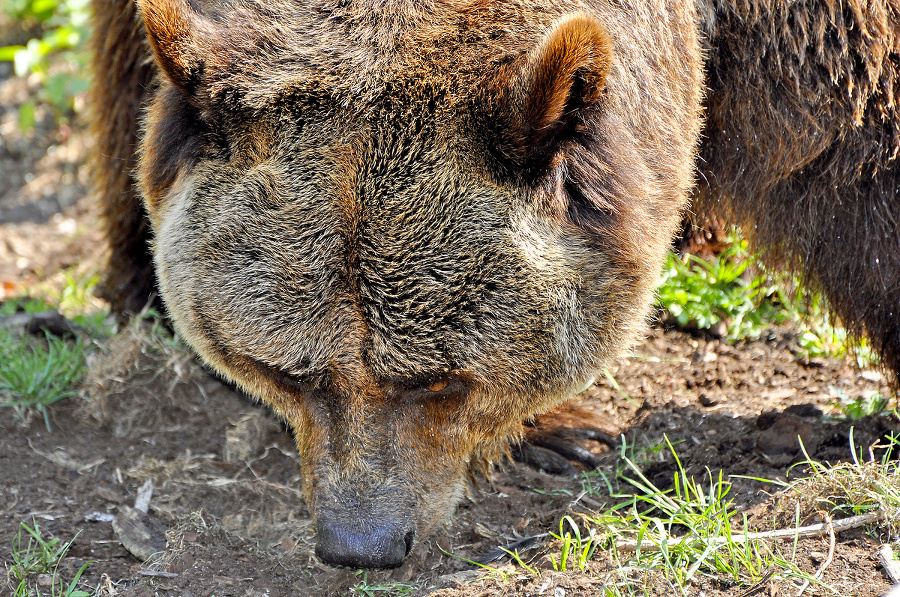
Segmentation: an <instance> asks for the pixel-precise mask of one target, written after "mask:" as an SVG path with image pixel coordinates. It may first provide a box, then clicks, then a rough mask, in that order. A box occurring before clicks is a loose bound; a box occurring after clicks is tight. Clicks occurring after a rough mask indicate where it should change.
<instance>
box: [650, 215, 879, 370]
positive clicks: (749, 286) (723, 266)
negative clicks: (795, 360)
mask: <svg viewBox="0 0 900 597" xmlns="http://www.w3.org/2000/svg"><path fill="white" fill-rule="evenodd" d="M729 238H730V244H729V245H728V247H727V248H726V249H725V250H724V251H723V252H722V253H720V254H719V255H717V256H715V257H713V258H712V259H710V260H706V259H702V258H700V257H697V256H695V255H685V256H684V257H678V256H677V255H674V254H670V255H669V256H668V257H667V260H666V263H665V265H664V267H663V272H662V281H661V285H660V287H659V293H658V297H659V298H658V304H659V306H660V307H661V308H662V309H663V311H664V313H666V314H667V315H666V318H667V319H668V320H670V321H673V322H675V323H677V324H678V326H680V327H683V328H688V329H700V330H708V329H712V328H713V327H714V326H721V325H722V324H724V330H723V331H724V332H725V338H726V339H727V340H728V341H729V342H735V341H737V340H740V339H743V338H758V337H759V336H760V335H761V334H762V332H763V331H765V330H766V329H768V328H770V327H771V326H772V325H778V324H782V323H785V322H792V323H793V324H794V325H795V326H796V327H797V328H798V330H799V333H798V335H797V345H798V347H799V349H800V351H801V352H802V353H805V354H806V356H808V357H825V356H830V357H844V356H848V355H852V356H854V357H855V358H856V361H857V364H858V365H859V366H860V367H865V366H869V365H871V364H872V363H874V362H877V356H876V355H875V353H874V351H873V350H872V349H871V347H870V346H869V345H868V343H867V342H866V341H865V339H858V338H853V337H851V336H850V335H849V334H848V333H847V330H846V329H844V328H843V327H841V326H838V325H835V322H834V320H833V317H832V316H831V314H830V312H829V311H828V309H827V307H826V305H825V301H824V299H823V298H822V296H821V295H819V294H818V293H816V292H812V291H811V290H810V289H808V288H806V287H804V286H803V284H801V282H800V279H799V278H798V277H797V276H794V275H791V274H778V273H775V272H771V271H768V270H767V269H766V268H765V267H764V266H763V265H762V264H761V263H760V261H759V259H758V257H757V256H755V255H753V254H751V253H750V252H749V251H748V248H747V241H745V240H744V239H743V238H741V236H740V235H739V233H738V232H737V231H736V230H735V231H732V233H731V235H730V237H729ZM751 272H758V273H756V274H755V275H750V273H751Z"/></svg>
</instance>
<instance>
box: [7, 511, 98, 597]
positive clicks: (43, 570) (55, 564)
mask: <svg viewBox="0 0 900 597" xmlns="http://www.w3.org/2000/svg"><path fill="white" fill-rule="evenodd" d="M32 524H33V525H34V528H32V527H30V526H28V525H27V524H25V523H24V522H23V523H22V525H21V527H20V528H19V532H18V533H17V534H16V536H15V537H14V538H13V541H12V553H11V557H12V566H11V567H10V568H9V570H8V571H7V577H8V580H9V581H10V584H11V588H13V589H14V591H15V592H14V593H13V595H14V597H26V596H28V597H30V596H35V597H42V596H43V595H50V596H52V597H91V595H95V594H96V591H93V592H90V593H89V592H86V591H83V590H80V589H78V588H77V586H78V583H79V582H80V580H81V576H82V575H83V574H84V571H85V570H87V568H88V566H90V565H91V564H92V563H93V562H87V563H85V564H84V565H83V566H82V567H81V568H80V569H79V570H78V572H76V573H75V576H74V578H73V579H72V580H71V581H70V582H69V584H68V585H67V584H65V582H64V581H63V579H62V578H61V577H60V575H59V565H60V563H61V562H62V560H63V558H65V557H66V554H67V553H68V552H69V548H70V547H72V543H73V542H74V541H75V538H77V537H78V535H77V534H76V535H75V538H73V539H72V540H71V541H67V542H66V543H63V542H61V541H60V540H59V539H58V538H52V539H48V538H46V537H44V536H43V533H42V532H41V529H40V527H39V526H38V524H37V522H36V521H32ZM23 533H24V535H23ZM26 538H27V541H28V542H27V543H25V539H26ZM42 575H49V576H50V578H49V579H46V580H44V582H42V583H40V584H41V585H42V586H44V587H45V590H46V588H47V587H49V589H50V592H49V593H42V592H41V589H40V587H39V584H38V582H37V580H38V578H37V577H39V576H42Z"/></svg>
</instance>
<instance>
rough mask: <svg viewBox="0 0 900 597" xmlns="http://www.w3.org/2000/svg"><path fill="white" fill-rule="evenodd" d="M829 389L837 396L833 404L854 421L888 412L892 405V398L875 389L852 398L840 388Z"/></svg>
mask: <svg viewBox="0 0 900 597" xmlns="http://www.w3.org/2000/svg"><path fill="white" fill-rule="evenodd" d="M828 389H829V392H830V393H831V395H832V396H834V397H835V398H836V400H835V401H834V402H833V403H832V404H834V405H835V406H837V407H838V408H839V409H840V410H841V414H843V415H844V416H845V417H847V418H848V419H850V420H852V421H855V420H857V419H862V418H863V417H869V416H872V415H879V414H881V413H884V412H887V410H888V407H889V406H890V398H887V397H885V396H884V395H883V394H882V393H881V392H877V391H874V390H873V391H869V392H865V393H864V394H863V395H862V396H858V397H856V398H850V397H849V396H847V393H846V392H845V391H844V390H842V389H840V388H835V387H829V388H828Z"/></svg>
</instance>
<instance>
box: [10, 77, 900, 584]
mask: <svg viewBox="0 0 900 597" xmlns="http://www.w3.org/2000/svg"><path fill="white" fill-rule="evenodd" d="M3 69H6V70H3ZM8 76H9V71H8V65H4V64H2V63H0V300H3V298H4V297H7V298H8V297H10V296H15V295H17V294H20V293H22V292H26V291H28V289H30V288H34V287H36V286H39V285H41V284H48V283H53V281H54V280H55V279H58V276H59V271H60V270H61V269H63V268H67V267H80V268H96V267H99V264H100V263H102V258H103V254H104V247H103V245H102V242H101V238H100V235H99V234H98V233H97V231H96V224H95V220H94V218H93V216H92V215H91V214H92V210H91V206H90V198H89V197H88V195H87V190H86V184H87V181H88V178H89V166H88V165H87V161H86V159H87V156H88V153H89V143H88V142H87V140H86V136H85V134H84V132H83V130H81V128H80V127H79V126H77V125H75V126H73V127H72V129H69V128H60V127H58V126H57V125H56V124H55V123H54V122H53V120H52V119H50V118H43V119H41V118H39V120H38V126H37V127H36V130H35V131H33V132H32V133H30V134H28V135H22V134H21V133H20V132H19V131H18V128H17V127H16V125H15V120H16V109H17V106H18V104H20V103H21V102H22V101H24V100H25V98H27V97H29V96H30V94H32V93H33V92H34V84H29V83H27V82H23V81H20V80H15V79H11V78H8V79H6V80H5V81H2V79H3V78H4V77H8ZM163 336H164V334H163ZM798 355H801V351H800V350H799V349H798V347H797V342H796V331H795V330H793V329H791V328H789V327H785V328H779V329H773V330H770V331H769V332H768V333H766V334H764V335H763V337H762V338H761V339H759V340H753V341H746V342H739V343H738V344H737V345H729V344H727V343H725V342H722V341H720V340H716V339H713V338H710V337H706V336H702V335H692V334H689V333H686V332H683V331H677V330H664V329H662V328H660V327H656V328H653V329H651V330H650V332H649V334H648V336H647V338H646V339H645V340H644V341H643V342H642V343H641V344H640V345H639V346H637V347H636V348H635V350H634V354H633V356H631V357H628V358H623V359H621V360H620V361H619V362H618V363H617V364H616V365H615V366H614V367H613V368H612V370H611V371H610V378H609V379H603V380H600V381H599V382H598V383H597V384H596V385H595V386H593V387H592V388H590V389H589V390H588V391H587V392H586V393H585V395H584V397H583V400H584V401H585V402H586V403H587V404H588V405H589V406H590V408H591V409H593V411H594V412H595V413H596V414H597V415H598V416H599V417H600V420H601V421H602V424H601V426H602V428H603V430H604V431H606V432H608V433H610V434H612V435H613V436H622V437H624V438H626V440H627V442H628V443H629V444H634V445H637V446H658V445H662V443H663V441H664V438H665V437H668V438H669V439H670V440H671V441H672V442H673V443H675V444H676V451H677V453H678V456H679V458H680V460H681V463H682V465H683V466H684V468H685V469H686V470H687V471H688V472H689V473H690V474H693V475H695V476H696V477H698V478H701V477H703V476H705V475H706V474H707V472H706V471H707V469H709V470H710V471H713V472H714V473H717V472H718V471H719V470H723V471H724V472H725V473H726V474H728V475H739V476H740V477H733V478H732V481H733V484H734V485H733V490H732V496H733V497H735V498H736V503H737V504H738V505H739V507H741V508H746V509H747V512H748V515H749V517H750V520H751V521H752V522H753V523H754V524H755V526H756V527H757V528H762V529H765V528H771V526H772V524H773V521H774V512H773V510H772V507H773V504H774V502H773V499H772V498H771V495H770V494H771V493H772V492H775V491H776V490H777V489H778V488H777V487H776V486H773V485H772V484H769V483H766V482H762V481H756V480H753V478H756V479H777V480H784V479H789V478H790V479H793V478H796V476H797V475H799V474H802V467H800V468H795V469H790V466H791V465H792V464H793V463H795V462H798V461H801V460H802V459H803V457H802V455H801V454H800V453H799V447H798V446H796V445H795V444H796V441H795V438H796V436H797V435H800V437H802V438H803V440H804V444H805V446H806V448H807V450H808V452H809V454H810V456H812V457H813V458H815V459H817V460H819V461H823V462H838V461H841V460H847V459H849V458H850V456H851V452H850V441H849V435H850V429H851V427H853V428H854V432H853V433H854V441H855V443H856V445H858V446H868V445H870V444H873V443H876V442H877V441H878V440H879V438H881V437H883V435H884V434H885V433H887V432H889V431H893V432H895V433H897V432H900V422H898V421H897V420H896V418H891V417H880V418H869V419H863V420H860V421H856V422H855V423H853V424H851V423H849V422H847V421H845V420H842V419H840V418H838V417H835V416H834V415H835V414H836V413H837V412H838V411H837V409H836V407H835V405H834V403H835V397H836V396H838V395H839V394H841V393H843V394H845V395H846V396H849V397H851V398H853V397H859V396H863V395H864V394H866V393H867V392H872V391H878V392H882V393H884V394H885V395H887V394H888V393H889V388H888V387H887V384H886V380H885V378H884V377H883V376H882V375H881V374H880V373H879V372H878V371H877V370H872V369H869V370H857V369H855V368H854V367H853V365H852V363H851V362H850V361H849V360H836V359H813V360H809V359H806V358H804V357H802V356H798ZM611 380H615V383H613V382H612V381H611ZM3 414H4V415H5V416H2V417H0V561H2V562H3V563H4V564H5V565H6V566H9V565H11V560H10V553H11V551H12V546H11V543H12V541H13V537H14V536H15V535H16V533H17V531H18V530H19V528H20V525H21V523H27V524H29V525H31V524H32V523H36V524H38V525H39V526H40V529H41V531H42V532H43V533H44V534H45V535H48V536H53V537H59V538H60V539H62V540H64V541H65V540H69V539H72V538H73V537H75V540H74V542H73V546H72V548H71V550H70V552H69V554H68V557H67V558H66V559H65V560H64V561H63V564H62V566H61V568H60V571H61V574H62V575H63V577H65V578H71V576H72V575H73V574H74V572H75V571H76V570H78V568H79V567H80V566H81V565H82V564H83V563H84V562H87V561H90V562H92V563H91V565H90V566H89V567H88V569H87V572H86V574H85V576H84V579H85V586H90V587H97V586H100V588H101V593H102V594H105V595H130V596H149V595H185V596H188V595H196V596H199V595H203V596H208V595H217V596H221V595H235V596H251V595H253V596H256V595H271V596H281V595H346V594H362V595H374V594H407V593H408V594H434V595H442V596H446V597H449V596H453V597H474V596H478V595H553V596H555V597H556V596H562V595H568V596H573V595H596V594H603V583H604V582H616V581H620V580H621V578H622V576H621V575H622V574H626V575H627V576H628V577H629V578H631V579H632V580H633V581H635V582H637V583H638V585H640V584H641V583H644V584H645V585H646V587H647V593H648V594H652V595H668V594H672V591H671V589H670V588H669V587H668V585H667V584H666V583H665V581H664V580H663V579H660V578H657V576H655V575H654V574H653V573H646V572H641V571H634V570H632V571H625V572H623V573H617V572H615V571H613V570H611V567H610V563H609V562H610V560H609V559H608V557H606V556H605V555H604V554H602V553H598V554H597V556H596V557H595V559H594V561H593V562H592V563H591V565H590V567H589V569H588V572H589V574H582V573H572V572H566V573H559V572H554V571H553V570H552V566H551V563H550V560H549V558H548V557H547V553H548V552H549V551H550V550H552V548H553V544H552V541H550V540H549V539H548V538H547V537H546V536H540V535H541V534H543V533H546V532H547V531H553V530H555V529H557V528H558V524H559V520H560V518H561V517H562V516H563V515H565V514H566V513H575V515H576V516H577V513H581V512H589V511H591V510H592V509H599V508H602V507H603V506H604V503H603V502H604V500H603V499H602V498H598V497H597V496H596V495H594V496H587V495H584V493H583V488H584V477H583V476H582V475H581V474H580V473H579V475H574V476H573V475H569V476H555V475H549V474H545V473H540V472H536V471H534V470H532V469H530V468H528V467H525V466H523V465H519V464H515V463H501V464H500V466H499V467H498V468H497V470H496V471H495V472H494V474H493V475H492V477H491V478H490V479H487V478H479V479H477V480H476V484H474V485H473V486H472V488H471V490H470V492H469V495H468V497H467V499H465V500H464V502H463V503H462V504H461V505H460V506H459V508H458V509H457V511H456V513H455V514H454V515H453V517H452V518H451V519H450V520H449V521H448V522H447V524H446V525H445V526H444V527H442V528H441V529H440V530H439V531H438V532H436V533H435V534H434V535H433V536H432V537H429V538H427V539H426V540H425V541H424V542H422V543H421V544H420V545H419V546H418V547H417V548H416V549H415V550H414V552H413V553H412V554H411V556H410V557H409V558H408V560H407V562H406V563H405V564H404V565H403V566H402V567H401V568H399V569H396V570H391V571H370V572H367V573H364V572H361V571H354V570H336V569H333V568H330V567H328V566H325V565H323V564H322V563H321V562H320V561H318V560H317V559H316V557H315V556H314V554H313V547H314V537H313V530H312V526H311V523H310V517H309V512H308V511H307V509H306V507H305V505H304V501H303V496H302V494H301V492H300V487H301V480H302V470H301V467H300V463H299V461H298V457H297V454H296V451H295V449H294V447H293V441H292V438H291V436H290V433H289V432H288V431H287V430H286V429H285V428H284V427H283V426H282V424H281V423H280V422H278V421H277V420H276V419H275V418H274V417H273V416H272V414H271V413H270V412H269V411H268V410H266V409H265V408H263V407H261V406H258V405H255V404H254V403H253V402H252V401H251V400H249V399H247V397H245V396H243V395H241V393H240V392H238V391H235V390H234V389H233V388H231V387H229V386H228V385H226V384H224V383H222V382H221V381H219V380H217V379H216V378H215V377H214V376H212V375H210V374H209V373H208V372H207V371H206V370H205V369H204V368H203V366H202V365H200V364H199V363H198V362H197V361H196V360H195V359H194V358H193V357H192V356H191V355H190V353H189V352H188V351H187V350H186V349H185V348H184V347H183V346H182V345H180V343H179V342H178V341H177V340H172V341H167V340H165V339H161V336H160V335H159V334H155V333H151V332H149V331H148V330H147V326H143V327H141V326H138V327H130V328H126V329H124V330H123V331H121V332H120V333H119V334H118V335H117V336H116V337H115V338H113V339H112V340H110V341H109V342H104V343H103V345H102V346H100V347H98V348H97V349H96V350H95V351H94V353H93V354H92V356H91V361H90V373H89V375H88V377H87V379H86V381H85V384H84V388H83V391H82V397H81V398H78V399H71V400H67V401H63V402H61V403H58V404H57V405H55V406H54V407H53V408H52V410H51V431H49V432H48V431H47V429H46V428H45V427H44V423H43V421H42V420H41V419H40V417H34V418H32V419H31V420H27V421H23V420H19V419H16V418H15V417H13V416H11V413H6V412H4V413H3ZM590 447H591V449H592V450H593V451H594V452H596V453H597V454H599V455H600V456H601V459H602V462H603V465H602V466H601V470H607V471H612V470H614V469H615V467H616V466H617V465H620V464H621V461H620V459H619V454H618V453H616V452H613V451H609V450H608V449H607V448H604V447H602V446H600V445H593V446H590ZM641 466H642V471H643V473H644V474H645V475H646V476H647V477H648V478H649V479H650V480H652V481H653V482H655V483H656V484H657V485H658V486H659V487H661V488H667V487H669V486H670V485H671V483H672V478H673V473H674V471H675V467H676V463H675V461H674V459H673V458H672V457H671V455H670V454H668V453H667V451H666V450H660V451H658V452H656V453H655V456H653V455H651V456H649V457H647V458H646V459H645V460H644V461H643V462H642V464H641ZM149 484H152V488H153V492H152V496H151V498H150V501H149V510H148V513H147V515H146V516H144V517H141V516H140V515H138V519H139V520H138V522H141V523H144V524H147V525H149V528H151V529H157V535H156V536H155V540H156V541H157V545H158V546H159V549H160V550H161V553H159V554H156V555H153V556H151V557H150V558H149V561H143V560H142V559H141V558H138V557H136V556H135V555H133V553H132V552H131V551H129V549H127V548H126V547H125V546H123V541H122V534H121V531H119V532H117V531H116V530H115V529H114V525H113V518H114V517H115V516H117V515H118V516H120V521H122V520H124V519H126V517H127V514H128V513H129V512H131V513H132V514H133V511H132V510H131V507H133V506H134V505H135V500H136V498H137V495H138V493H139V490H140V489H141V488H142V487H144V488H145V489H146V488H147V487H149V486H150V485H149ZM815 520H816V519H815V517H814V516H809V517H805V519H804V520H803V522H804V523H809V522H814V521H815ZM119 527H120V528H121V524H120V525H119ZM76 535H77V537H76ZM533 536H539V537H538V538H537V539H535V540H534V541H532V542H531V545H530V546H527V547H520V552H521V553H523V555H524V557H525V558H526V559H527V560H529V561H531V562H532V565H533V566H536V567H537V568H538V569H540V570H541V576H540V577H536V576H533V575H530V574H528V573H526V572H525V571H524V570H523V569H521V568H514V567H512V566H511V565H510V564H509V563H508V562H507V561H506V560H503V559H501V560H498V561H496V562H494V563H493V564H492V565H494V566H497V567H499V568H500V570H502V571H503V572H504V573H505V574H506V576H505V577H503V576H502V575H498V574H491V573H488V572H485V571H484V570H481V569H479V568H478V567H475V566H473V565H472V564H471V563H469V562H468V560H472V559H475V558H479V557H483V556H484V555H485V554H487V553H489V552H491V550H495V548H497V547H503V546H506V545H508V544H510V543H511V542H513V541H517V540H521V539H523V538H527V537H533ZM150 539H153V537H151V538H150ZM837 539H838V540H837V546H836V552H835V557H834V561H833V562H832V563H831V564H830V565H829V566H828V567H827V568H826V569H825V573H824V580H825V582H827V583H829V584H831V585H832V586H833V587H835V588H836V590H837V591H838V592H839V594H841V595H860V596H876V595H880V594H882V593H883V592H885V591H886V590H887V589H888V587H889V582H888V580H887V578H886V576H885V574H884V572H883V571H882V570H881V568H880V566H879V564H878V561H877V557H876V555H875V552H876V550H877V548H878V546H879V545H880V543H881V542H884V541H887V540H896V539H897V538H896V537H894V538H889V537H883V536H878V535H877V534H869V533H867V531H866V530H865V529H859V530H855V531H851V532H846V533H842V534H840V535H839V536H838V538H837ZM159 541H161V542H162V543H159ZM125 542H126V543H128V541H127V540H126V541H125ZM149 542H150V544H152V543H153V541H152V540H150V541H149ZM827 551H828V542H827V539H805V540H801V541H800V542H799V545H798V549H797V555H796V558H797V562H798V563H799V565H800V566H801V568H803V569H804V570H806V571H808V572H813V571H815V570H816V568H817V567H818V566H819V565H820V564H821V561H822V559H823V553H825V552H827ZM642 575H643V576H642ZM4 587H5V578H3V575H2V572H0V593H2V592H3V591H4ZM747 589H748V587H746V586H738V585H736V584H729V583H727V582H724V581H712V580H706V579H701V580H700V581H698V582H697V583H696V584H695V585H692V586H691V587H690V588H689V593H690V594H691V595H708V596H719V595H735V596H737V595H746V594H747V593H746V591H747ZM435 591H436V592H435ZM761 591H763V593H761V594H767V595H775V594H782V595H786V594H792V595H793V594H796V592H797V589H796V587H793V586H792V585H791V583H790V582H789V581H788V580H785V579H777V580H773V581H771V582H770V583H768V584H766V585H765V586H763V587H761ZM779 591H780V592H779ZM10 592H11V590H10ZM805 594H813V595H814V594H823V593H822V592H821V590H819V589H816V588H815V587H811V588H810V589H809V590H808V591H807V592H806V593H805Z"/></svg>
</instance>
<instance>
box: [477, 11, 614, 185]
mask: <svg viewBox="0 0 900 597" xmlns="http://www.w3.org/2000/svg"><path fill="white" fill-rule="evenodd" d="M612 60H613V47H612V41H611V39H610V37H609V34H608V33H607V32H606V29H605V28H604V27H603V25H602V24H601V23H600V22H599V21H598V20H597V19H596V18H595V17H593V16H591V15H588V14H584V13H575V14H571V15H567V16H565V17H563V18H562V19H560V20H559V21H557V22H556V24H555V25H554V26H553V27H552V28H551V29H550V31H549V32H548V33H547V34H546V35H545V36H544V38H543V39H542V40H541V41H540V42H539V43H538V44H537V45H536V46H535V47H534V48H533V49H532V50H531V51H529V52H527V53H526V54H525V55H524V56H522V57H521V58H520V59H519V60H517V61H515V62H514V63H512V64H511V65H510V68H509V70H507V71H506V72H505V73H504V74H502V75H501V76H500V77H499V79H498V81H497V82H496V85H495V87H494V91H493V94H492V95H493V100H492V102H491V103H492V104H493V107H494V114H495V116H494V117H493V120H494V122H493V128H494V131H495V133H496V137H495V138H494V139H492V140H491V141H492V144H493V145H494V150H495V151H497V152H498V153H499V154H500V157H501V159H504V160H506V161H508V162H511V165H512V166H513V167H514V168H515V169H517V170H527V171H534V170H536V169H538V170H539V169H541V168H543V167H545V166H546V165H547V164H548V163H549V160H550V159H551V158H552V156H553V154H554V152H555V150H556V149H557V148H558V146H559V143H560V142H561V141H562V140H563V138H564V137H565V135H566V133H567V132H570V130H571V128H572V126H573V125H574V124H576V123H577V122H578V119H579V117H580V113H582V112H583V111H584V110H585V109H586V108H589V107H590V106H592V105H594V104H596V103H597V102H598V101H599V100H600V98H601V97H602V95H603V90H604V88H605V85H606V77H607V75H608V74H609V71H610V68H611V65H612Z"/></svg>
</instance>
